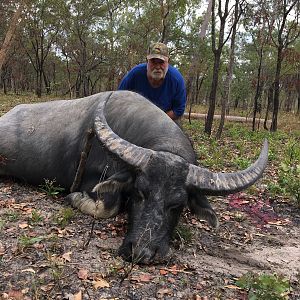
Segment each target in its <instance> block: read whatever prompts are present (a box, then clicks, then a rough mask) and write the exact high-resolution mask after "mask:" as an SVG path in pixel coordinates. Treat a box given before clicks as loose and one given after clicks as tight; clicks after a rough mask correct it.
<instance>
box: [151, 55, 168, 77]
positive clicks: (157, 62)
mask: <svg viewBox="0 0 300 300" xmlns="http://www.w3.org/2000/svg"><path fill="white" fill-rule="evenodd" d="M168 67H169V63H168V60H166V61H164V60H162V59H159V58H151V59H148V63H147V73H148V76H149V77H150V78H151V79H153V80H155V81H160V80H162V79H164V78H165V76H166V74H167V72H168Z"/></svg>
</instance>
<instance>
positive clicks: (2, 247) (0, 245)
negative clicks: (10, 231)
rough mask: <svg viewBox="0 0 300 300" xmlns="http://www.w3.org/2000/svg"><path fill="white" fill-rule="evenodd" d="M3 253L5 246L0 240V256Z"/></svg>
mask: <svg viewBox="0 0 300 300" xmlns="http://www.w3.org/2000/svg"><path fill="white" fill-rule="evenodd" d="M4 253H5V248H4V246H3V244H2V243H1V242H0V256H2V255H4Z"/></svg>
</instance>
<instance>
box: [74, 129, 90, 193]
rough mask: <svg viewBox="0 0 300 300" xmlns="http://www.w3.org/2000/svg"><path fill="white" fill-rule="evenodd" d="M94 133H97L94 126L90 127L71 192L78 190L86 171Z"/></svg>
mask: <svg viewBox="0 0 300 300" xmlns="http://www.w3.org/2000/svg"><path fill="white" fill-rule="evenodd" d="M94 135H95V133H94V130H93V129H92V128H90V129H89V130H88V131H87V135H86V140H85V143H84V146H83V151H82V152H81V155H80V161H79V164H78V167H77V171H76V174H75V178H74V181H73V184H72V186H71V188H70V192H71V193H73V192H75V191H77V190H78V188H79V186H80V184H81V180H82V175H83V172H84V168H85V165H86V161H87V158H88V155H89V153H90V150H91V147H92V138H93V136H94Z"/></svg>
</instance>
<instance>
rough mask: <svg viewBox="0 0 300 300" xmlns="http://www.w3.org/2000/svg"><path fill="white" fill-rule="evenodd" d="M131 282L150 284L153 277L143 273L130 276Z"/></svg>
mask: <svg viewBox="0 0 300 300" xmlns="http://www.w3.org/2000/svg"><path fill="white" fill-rule="evenodd" d="M130 279H131V281H137V282H150V281H151V280H152V279H153V276H152V275H150V274H148V273H143V274H139V275H132V276H131V278H130Z"/></svg>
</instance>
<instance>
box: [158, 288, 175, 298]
mask: <svg viewBox="0 0 300 300" xmlns="http://www.w3.org/2000/svg"><path fill="white" fill-rule="evenodd" d="M165 296H172V290H171V289H168V288H162V289H159V290H158V291H157V297H158V298H159V299H161V298H164V297H165Z"/></svg>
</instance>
